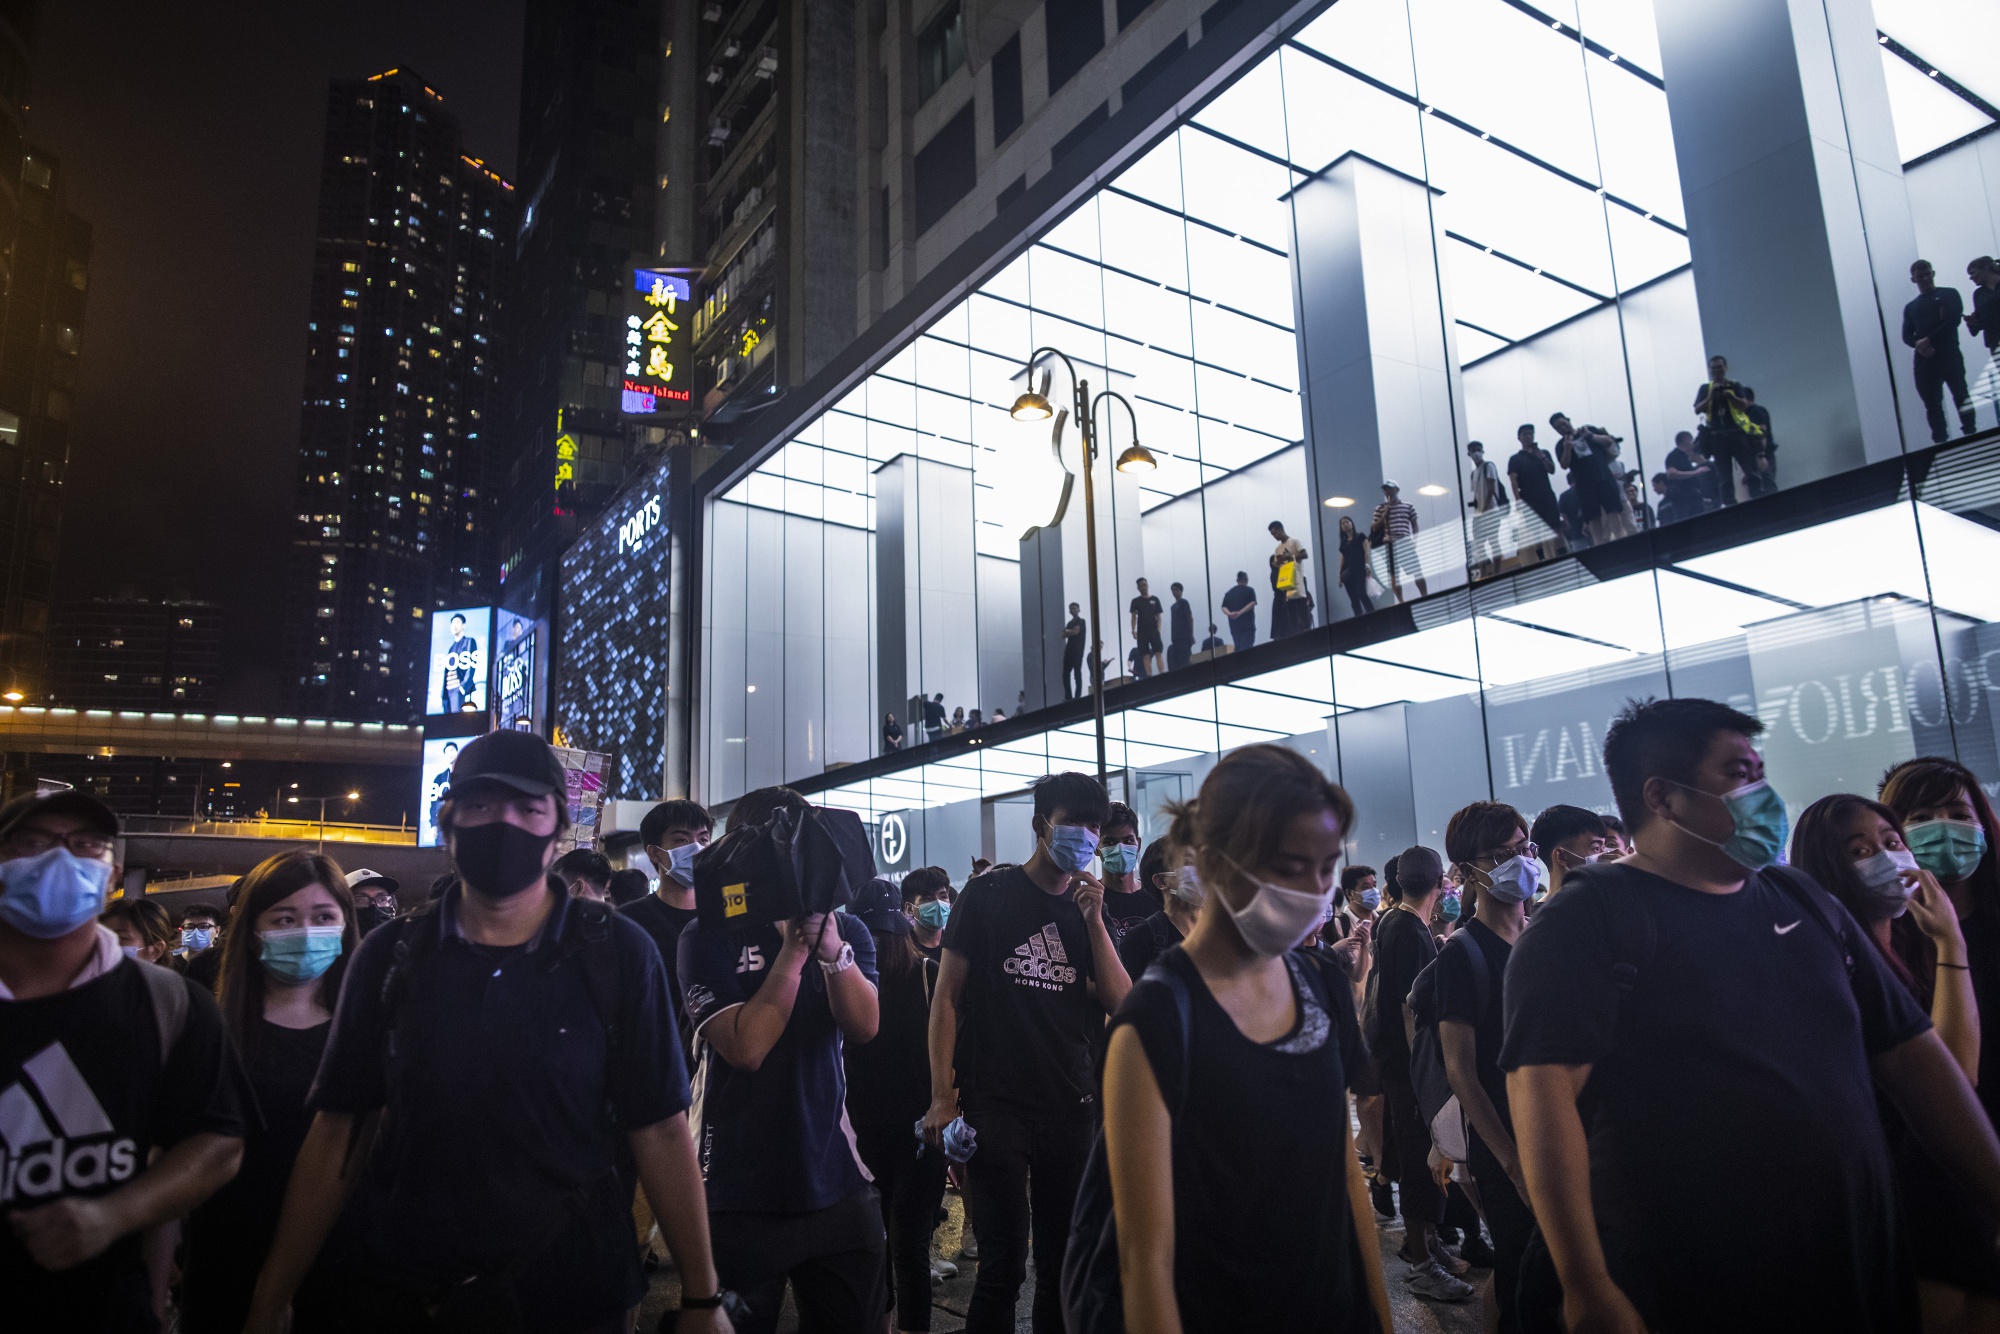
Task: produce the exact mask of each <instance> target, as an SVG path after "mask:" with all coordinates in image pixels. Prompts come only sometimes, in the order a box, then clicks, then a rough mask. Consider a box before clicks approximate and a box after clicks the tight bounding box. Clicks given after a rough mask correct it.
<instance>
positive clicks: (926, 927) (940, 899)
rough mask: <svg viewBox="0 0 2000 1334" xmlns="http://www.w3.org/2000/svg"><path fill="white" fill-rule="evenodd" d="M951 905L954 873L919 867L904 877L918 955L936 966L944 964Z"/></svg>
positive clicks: (906, 905) (906, 906)
mask: <svg viewBox="0 0 2000 1334" xmlns="http://www.w3.org/2000/svg"><path fill="white" fill-rule="evenodd" d="M975 874H977V873H976V872H975ZM951 902H952V889H951V873H950V872H949V871H947V870H945V869H944V868H943V867H942V866H919V867H918V868H917V869H916V870H914V871H912V872H910V873H909V874H908V875H906V876H904V877H903V912H904V914H905V915H906V916H907V917H909V919H910V939H911V940H912V941H914V942H915V943H916V947H917V953H919V954H921V955H923V956H924V957H925V958H926V959H929V960H931V961H932V962H933V963H943V962H944V929H945V926H946V925H947V924H948V923H949V922H950V921H951Z"/></svg>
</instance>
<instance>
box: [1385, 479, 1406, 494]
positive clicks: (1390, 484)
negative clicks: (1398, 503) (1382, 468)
mask: <svg viewBox="0 0 2000 1334" xmlns="http://www.w3.org/2000/svg"><path fill="white" fill-rule="evenodd" d="M1382 489H1383V490H1384V491H1401V490H1402V489H1403V488H1402V487H1400V486H1398V485H1397V484H1396V483H1395V482H1394V481H1392V480H1391V479H1389V478H1387V477H1384V478H1383V479H1382Z"/></svg>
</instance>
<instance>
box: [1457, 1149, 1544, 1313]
mask: <svg viewBox="0 0 2000 1334" xmlns="http://www.w3.org/2000/svg"><path fill="white" fill-rule="evenodd" d="M1470 1138H1471V1140H1472V1153H1471V1159H1472V1162H1471V1166H1472V1179H1473V1180H1474V1181H1475V1182H1477V1183H1478V1185H1479V1207H1480V1208H1481V1209H1483V1210H1485V1212H1486V1229H1487V1231H1489V1232H1491V1233H1492V1234H1493V1296H1494V1299H1495V1302H1496V1304H1497V1305H1498V1306H1499V1308H1500V1334H1521V1314H1520V1312H1519V1310H1518V1309H1516V1305H1515V1303H1516V1294H1517V1293H1518V1291H1519V1289H1520V1282H1521V1256H1522V1254H1523V1253H1524V1252H1525V1251H1526V1250H1527V1249H1528V1238H1529V1237H1531V1236H1533V1235H1534V1232H1535V1215H1534V1211H1533V1210H1531V1209H1529V1208H1528V1204H1527V1201H1525V1200H1523V1199H1522V1198H1521V1193H1520V1192H1519V1191H1517V1190H1515V1189H1514V1181H1513V1178H1512V1177H1509V1176H1508V1175H1507V1173H1506V1171H1505V1170H1504V1169H1503V1168H1502V1167H1501V1166H1500V1160H1499V1159H1498V1158H1495V1157H1494V1156H1493V1154H1492V1153H1491V1152H1490V1151H1489V1150H1488V1149H1487V1147H1486V1146H1485V1144H1483V1143H1481V1142H1480V1139H1479V1136H1478V1135H1476V1134H1475V1135H1472V1136H1470Z"/></svg>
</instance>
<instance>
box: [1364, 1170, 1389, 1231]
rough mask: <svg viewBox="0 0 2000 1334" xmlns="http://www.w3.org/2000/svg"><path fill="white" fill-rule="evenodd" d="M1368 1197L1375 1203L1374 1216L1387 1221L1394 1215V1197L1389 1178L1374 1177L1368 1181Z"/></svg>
mask: <svg viewBox="0 0 2000 1334" xmlns="http://www.w3.org/2000/svg"><path fill="white" fill-rule="evenodd" d="M1368 1198H1369V1200H1370V1201H1371V1202H1373V1204H1374V1205H1375V1215H1376V1217H1378V1218H1380V1219H1382V1220H1383V1221H1384V1222H1388V1221H1390V1220H1392V1219H1394V1218H1395V1216H1396V1197H1395V1195H1394V1194H1392V1193H1391V1191H1390V1188H1389V1178H1387V1177H1376V1178H1375V1179H1374V1180H1373V1181H1371V1182H1369V1183H1368Z"/></svg>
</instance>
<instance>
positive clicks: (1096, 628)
mask: <svg viewBox="0 0 2000 1334" xmlns="http://www.w3.org/2000/svg"><path fill="white" fill-rule="evenodd" d="M1045 356H1046V357H1054V358H1056V359H1057V360H1058V361H1060V362H1062V364H1063V365H1064V366H1065V367H1067V368H1068V370H1069V378H1070V384H1071V386H1072V387H1073V392H1072V395H1071V403H1072V407H1070V408H1066V409H1064V413H1065V414H1066V415H1072V416H1074V417H1075V418H1076V423H1077V426H1078V428H1079V429H1080V430H1081V431H1082V433H1083V540H1084V568H1085V570H1086V571H1087V572H1088V575H1089V583H1090V706H1091V712H1092V714H1093V715H1094V717H1095V718H1096V721H1097V781H1098V784H1099V785H1100V786H1101V785H1103V783H1104V781H1105V769H1104V671H1105V668H1107V667H1108V666H1110V664H1109V663H1107V662H1105V660H1104V631H1103V618H1102V615H1101V614H1100V612H1099V609H1098V594H1097V486H1096V484H1095V482H1094V481H1093V480H1092V473H1093V468H1094V464H1095V463H1096V460H1097V409H1098V405H1099V404H1101V403H1103V402H1104V400H1105V399H1107V398H1111V399H1116V400H1117V401H1118V402H1120V403H1123V404H1125V415H1126V416H1127V417H1129V418H1131V421H1132V443H1131V444H1130V445H1128V446H1126V447H1125V451H1124V452H1123V453H1122V454H1120V455H1119V456H1118V462H1117V463H1116V465H1114V466H1116V468H1117V469H1118V471H1119V472H1151V471H1153V469H1154V468H1157V467H1158V466H1159V461H1158V460H1157V459H1155V458H1154V457H1153V452H1152V451H1151V450H1149V449H1147V448H1146V447H1145V446H1144V445H1142V444H1140V443H1139V414H1138V413H1136V412H1134V411H1133V410H1132V404H1131V403H1130V402H1129V401H1128V400H1127V399H1126V398H1125V396H1124V395H1123V394H1120V393H1117V392H1115V391H1114V390H1110V389H1105V390H1102V391H1100V392H1099V393H1098V395H1097V397H1096V398H1092V397H1091V396H1090V382H1089V381H1088V380H1085V379H1084V378H1083V377H1081V376H1080V375H1078V374H1077V373H1076V363H1075V362H1073V361H1071V360H1070V359H1069V358H1068V357H1066V356H1064V355H1063V354H1062V353H1061V352H1059V351H1057V350H1056V349H1055V348H1052V347H1039V348H1036V349H1035V351H1034V353H1033V354H1032V355H1031V356H1029V358H1028V367H1027V372H1028V389H1027V392H1026V393H1024V394H1022V395H1021V396H1020V397H1019V398H1017V399H1015V400H1014V407H1013V409H1012V411H1011V412H1010V413H1009V414H1008V415H1010V416H1011V417H1013V419H1014V420H1015V421H1017V422H1040V421H1047V420H1048V419H1049V418H1051V417H1055V416H1056V410H1055V408H1054V407H1053V406H1052V405H1051V404H1050V403H1049V380H1050V378H1051V374H1050V372H1049V371H1046V370H1044V371H1043V372H1042V382H1041V385H1040V386H1039V387H1037V386H1036V384H1035V367H1036V366H1037V365H1038V364H1039V363H1040V362H1041V360H1042V358H1043V357H1045ZM1062 427H1063V424H1062V421H1061V420H1060V419H1058V420H1057V422H1056V440H1055V443H1056V448H1057V451H1058V455H1060V451H1061V448H1062Z"/></svg>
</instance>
